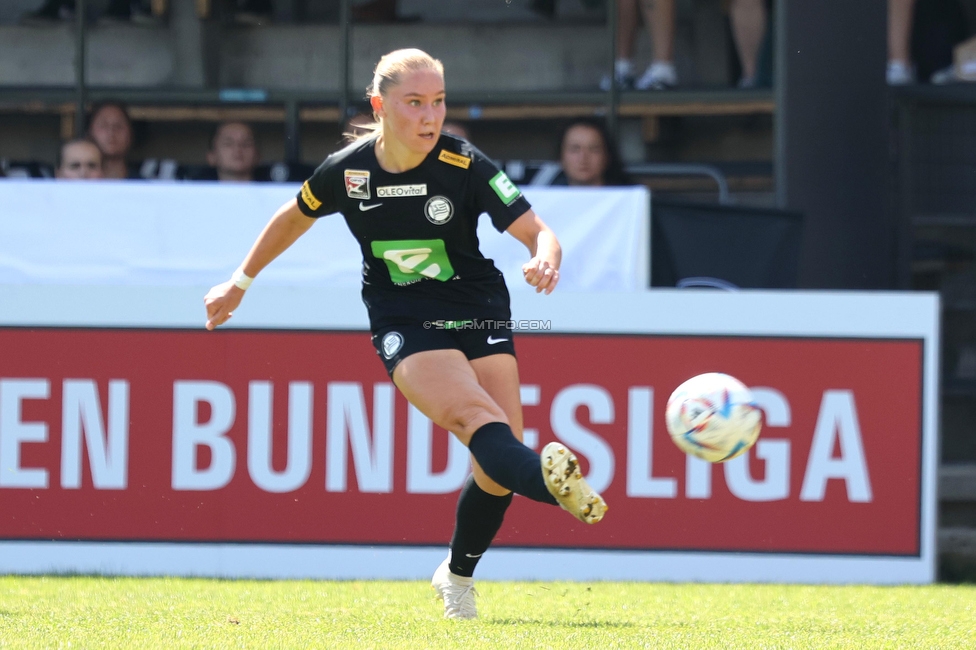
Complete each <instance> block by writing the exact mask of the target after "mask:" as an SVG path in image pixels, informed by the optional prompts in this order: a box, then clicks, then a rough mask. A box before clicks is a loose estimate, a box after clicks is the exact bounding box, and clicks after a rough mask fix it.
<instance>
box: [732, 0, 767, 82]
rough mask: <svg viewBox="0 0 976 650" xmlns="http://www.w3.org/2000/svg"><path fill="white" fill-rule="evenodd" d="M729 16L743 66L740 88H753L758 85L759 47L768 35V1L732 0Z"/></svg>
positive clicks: (736, 48)
mask: <svg viewBox="0 0 976 650" xmlns="http://www.w3.org/2000/svg"><path fill="white" fill-rule="evenodd" d="M729 18H730V19H731V21H732V36H733V38H734V39H735V50H736V52H737V53H738V55H739V64H740V65H741V66H742V77H741V78H740V79H739V88H753V87H755V86H756V67H757V60H758V58H759V48H760V46H761V45H762V42H763V38H764V37H765V35H766V25H767V23H768V19H767V16H766V1H765V0H732V6H731V7H730V8H729Z"/></svg>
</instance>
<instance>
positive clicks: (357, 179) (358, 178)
mask: <svg viewBox="0 0 976 650" xmlns="http://www.w3.org/2000/svg"><path fill="white" fill-rule="evenodd" d="M345 176H346V196H348V197H349V198H350V199H359V200H360V201H368V200H369V198H370V196H369V171H368V170H359V169H347V170H346V172H345Z"/></svg>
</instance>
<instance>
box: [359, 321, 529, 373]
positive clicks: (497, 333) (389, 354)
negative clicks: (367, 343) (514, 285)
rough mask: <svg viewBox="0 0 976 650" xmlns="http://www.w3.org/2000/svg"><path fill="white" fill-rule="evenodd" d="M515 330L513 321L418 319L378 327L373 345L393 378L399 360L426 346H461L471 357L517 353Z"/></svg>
mask: <svg viewBox="0 0 976 650" xmlns="http://www.w3.org/2000/svg"><path fill="white" fill-rule="evenodd" d="M512 333H513V330H512V328H511V323H510V322H509V321H501V320H463V321H440V320H438V321H417V322H410V323H400V324H397V325H390V326H388V327H383V328H381V329H379V330H376V331H375V332H373V347H375V348H376V354H378V355H379V356H380V360H382V361H383V365H385V366H386V372H387V373H388V374H389V375H390V377H391V378H392V377H393V369H394V368H396V367H397V364H399V363H400V362H401V361H403V360H404V359H406V358H407V357H409V356H410V355H411V354H414V353H416V352H424V351H426V350H460V351H461V352H463V353H464V356H466V357H467V358H468V359H479V358H481V357H487V356H490V355H492V354H510V355H512V356H515V343H514V342H513V340H512Z"/></svg>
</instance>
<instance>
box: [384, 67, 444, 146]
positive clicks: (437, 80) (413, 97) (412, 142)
mask: <svg viewBox="0 0 976 650" xmlns="http://www.w3.org/2000/svg"><path fill="white" fill-rule="evenodd" d="M445 112H446V108H445V107H444V77H443V76H441V74H440V73H438V72H437V71H436V70H417V71H414V72H410V73H407V74H405V75H404V76H403V78H402V79H401V80H400V83H399V84H397V85H396V86H393V87H392V88H390V89H389V90H387V93H386V95H385V96H384V97H383V112H382V114H381V115H382V117H383V124H384V132H388V133H389V135H391V136H392V137H394V138H396V139H397V140H398V141H399V142H400V143H401V144H402V145H403V146H404V147H406V148H407V149H409V150H410V151H413V152H415V153H419V154H424V155H427V154H428V153H430V152H431V150H432V149H433V148H434V145H436V144H437V138H439V137H440V135H441V126H442V125H443V124H444V115H445Z"/></svg>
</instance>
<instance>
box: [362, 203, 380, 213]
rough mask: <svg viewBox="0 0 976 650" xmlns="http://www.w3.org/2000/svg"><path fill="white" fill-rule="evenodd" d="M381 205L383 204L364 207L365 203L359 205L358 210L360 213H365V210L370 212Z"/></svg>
mask: <svg viewBox="0 0 976 650" xmlns="http://www.w3.org/2000/svg"><path fill="white" fill-rule="evenodd" d="M381 205H383V204H382V203H374V204H373V205H366V204H365V203H360V204H359V209H360V211H362V212H366V211H367V210H372V209H373V208H378V207H380V206H381Z"/></svg>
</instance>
